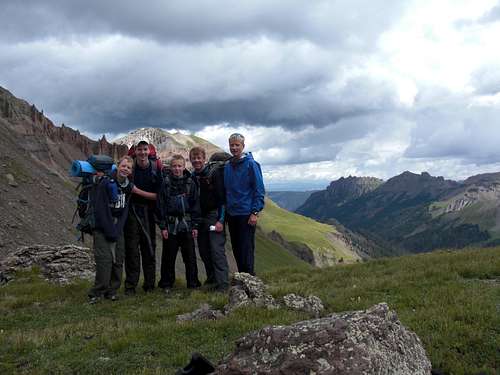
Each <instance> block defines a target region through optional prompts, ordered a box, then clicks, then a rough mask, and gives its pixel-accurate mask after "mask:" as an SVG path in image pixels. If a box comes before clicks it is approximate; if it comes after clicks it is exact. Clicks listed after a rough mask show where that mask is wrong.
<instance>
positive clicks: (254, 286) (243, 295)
mask: <svg viewBox="0 0 500 375" xmlns="http://www.w3.org/2000/svg"><path fill="white" fill-rule="evenodd" d="M231 284H232V286H231V288H230V289H229V303H228V304H227V305H226V306H224V312H225V313H226V314H228V313H230V312H231V311H233V310H234V309H237V308H239V307H242V306H257V307H264V308H267V309H278V308H279V307H280V306H279V304H278V303H277V302H276V301H275V299H274V298H273V296H271V295H270V294H269V293H267V288H266V285H265V284H264V282H263V281H262V280H261V279H259V278H258V277H255V276H252V275H250V274H248V273H244V272H236V273H235V274H234V275H233V279H232V281H231Z"/></svg>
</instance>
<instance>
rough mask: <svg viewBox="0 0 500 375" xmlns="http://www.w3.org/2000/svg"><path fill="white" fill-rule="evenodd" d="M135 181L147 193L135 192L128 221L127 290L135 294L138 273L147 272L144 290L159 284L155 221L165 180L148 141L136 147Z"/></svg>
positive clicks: (126, 231) (141, 142)
mask: <svg viewBox="0 0 500 375" xmlns="http://www.w3.org/2000/svg"><path fill="white" fill-rule="evenodd" d="M135 155H136V156H135V162H134V171H133V173H132V175H131V179H132V181H133V182H134V185H135V186H137V187H138V188H139V189H141V190H143V191H144V192H146V193H147V195H136V194H134V196H132V199H131V200H130V212H129V215H128V218H127V221H126V223H125V294H126V295H128V296H132V295H135V293H136V288H137V285H138V284H139V277H140V274H141V264H142V271H143V275H144V283H143V285H142V288H143V290H144V291H145V292H146V293H148V292H152V291H153V290H154V287H155V284H156V225H155V210H156V200H157V194H158V191H159V189H160V185H161V182H162V176H161V171H160V170H158V169H157V167H156V162H153V161H151V160H150V159H149V144H148V142H146V141H140V142H139V143H138V144H137V146H136V147H135Z"/></svg>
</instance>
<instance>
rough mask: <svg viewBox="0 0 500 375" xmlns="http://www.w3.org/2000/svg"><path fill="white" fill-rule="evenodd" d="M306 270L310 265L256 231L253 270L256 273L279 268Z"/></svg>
mask: <svg viewBox="0 0 500 375" xmlns="http://www.w3.org/2000/svg"><path fill="white" fill-rule="evenodd" d="M290 267H293V268H295V269H301V270H307V269H311V268H312V266H311V265H309V263H306V262H304V261H303V260H301V259H299V258H297V257H296V256H295V255H292V254H290V253H289V252H288V251H286V250H285V249H283V248H282V247H281V246H279V245H278V244H276V243H275V242H273V241H271V240H269V239H268V238H266V237H265V236H264V235H262V234H260V233H257V235H256V237H255V270H256V272H257V273H259V274H260V273H262V272H266V271H269V270H275V271H276V270H278V269H280V268H290Z"/></svg>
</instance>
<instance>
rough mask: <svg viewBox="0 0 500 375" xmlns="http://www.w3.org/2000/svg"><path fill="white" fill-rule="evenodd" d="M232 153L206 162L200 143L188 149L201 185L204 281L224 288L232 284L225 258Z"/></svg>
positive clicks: (221, 289) (201, 249)
mask: <svg viewBox="0 0 500 375" xmlns="http://www.w3.org/2000/svg"><path fill="white" fill-rule="evenodd" d="M230 157H231V155H227V154H226V153H224V152H221V153H216V154H214V155H212V157H211V158H210V162H209V163H208V164H206V152H205V150H204V149H203V148H201V147H193V148H192V149H191V150H190V151H189V160H190V161H191V164H192V166H193V169H194V172H193V175H194V176H195V177H196V179H197V181H198V185H199V187H200V206H201V223H200V228H199V231H198V240H197V242H198V250H199V252H200V257H201V259H202V261H203V264H204V265H205V271H206V274H207V280H206V281H205V285H207V286H209V287H212V288H215V290H216V291H219V292H224V291H226V290H227V288H228V287H229V281H228V277H229V275H228V274H229V266H228V263H227V258H226V251H225V244H226V233H225V230H224V219H225V191H224V164H225V161H226V160H227V159H229V158H230Z"/></svg>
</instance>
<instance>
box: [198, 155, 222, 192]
mask: <svg viewBox="0 0 500 375" xmlns="http://www.w3.org/2000/svg"><path fill="white" fill-rule="evenodd" d="M225 165H226V162H225V161H222V160H217V161H210V162H209V163H208V168H207V173H206V175H204V176H199V177H198V181H199V182H200V185H205V186H207V188H208V190H209V191H212V190H213V189H214V177H215V176H219V178H224V167H225Z"/></svg>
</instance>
